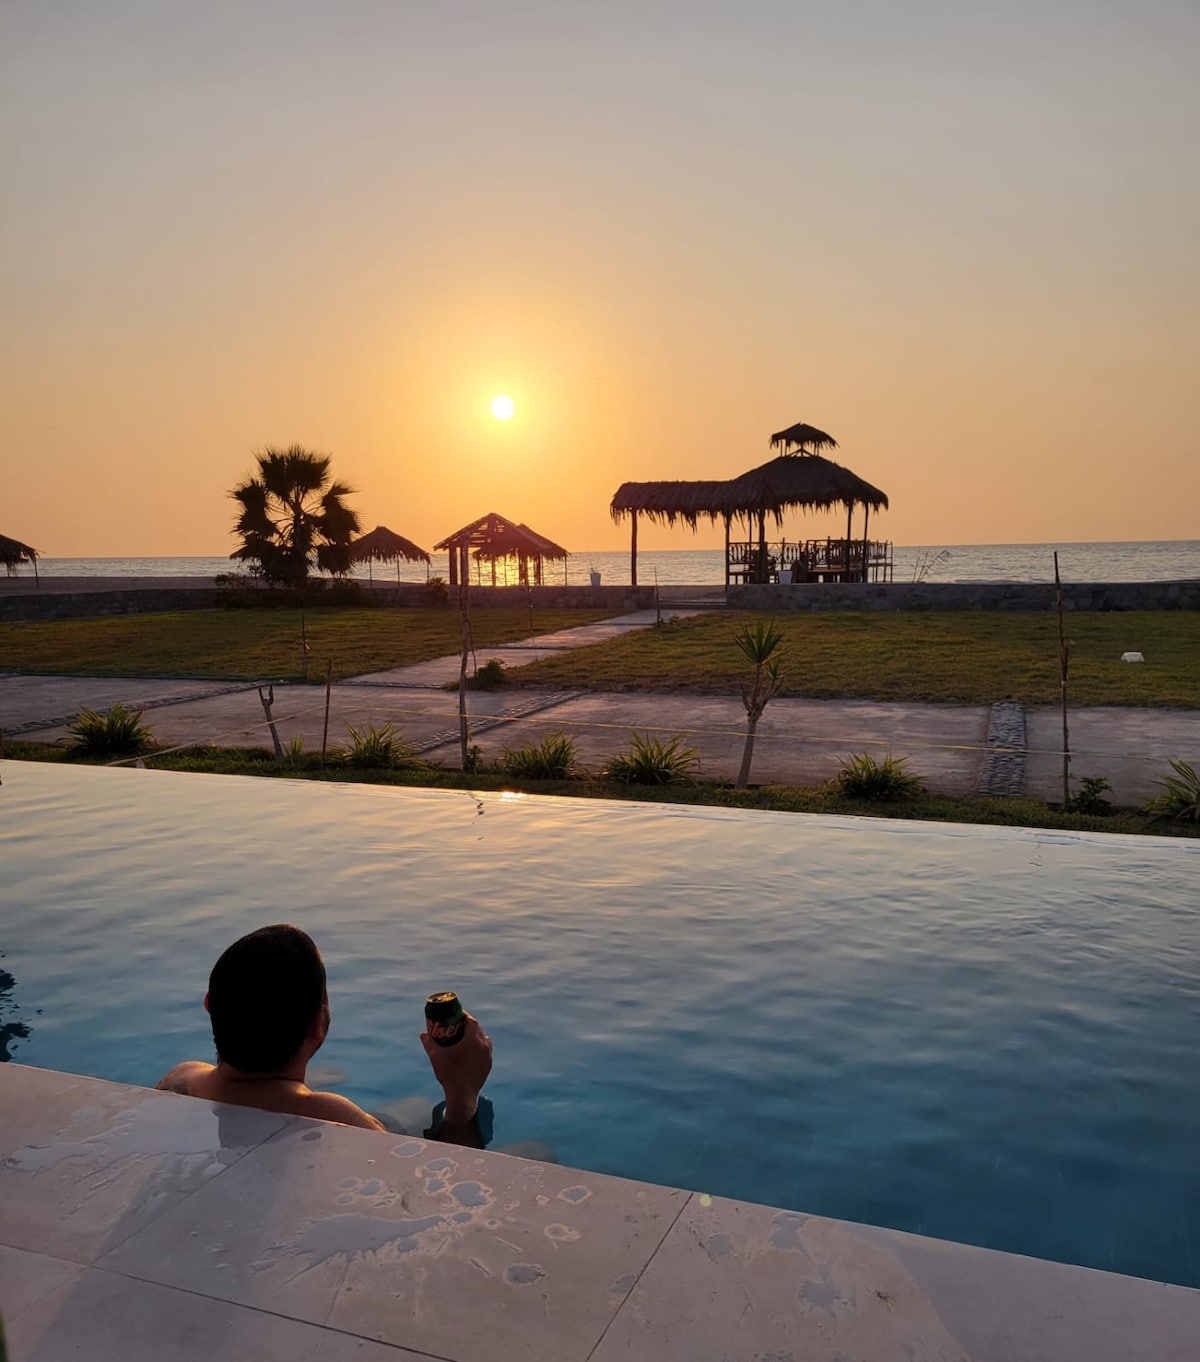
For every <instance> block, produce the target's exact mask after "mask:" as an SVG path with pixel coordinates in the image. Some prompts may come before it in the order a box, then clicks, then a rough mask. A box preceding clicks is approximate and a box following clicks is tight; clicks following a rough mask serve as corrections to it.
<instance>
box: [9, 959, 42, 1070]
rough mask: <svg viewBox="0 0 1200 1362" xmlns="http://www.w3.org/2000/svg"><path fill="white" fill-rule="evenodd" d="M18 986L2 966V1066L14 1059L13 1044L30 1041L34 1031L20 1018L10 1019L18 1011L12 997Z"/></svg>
mask: <svg viewBox="0 0 1200 1362" xmlns="http://www.w3.org/2000/svg"><path fill="white" fill-rule="evenodd" d="M3 959H4V957H3V955H0V960H3ZM16 984H17V981H16V980H15V979H14V978H13V977H12V975H11V974H9V972H8V971H7V970H6V969H4V968H3V967H2V966H0V1064H7V1063H8V1062H9V1061H10V1060H11V1059H12V1057H13V1056H12V1052H11V1051H10V1049H9V1046H10V1045H11V1044H12V1042H13V1041H15V1040H28V1039H29V1037H30V1035H31V1034H32V1030H33V1028H32V1027H31V1026H29V1024H28V1023H27V1022H23V1021H21V1020H20V1019H19V1018H16V1017H13V1019H12V1020H10V1019H9V1016H10V1014H11V1013H15V1012H16V1010H17V1003H16V1002H15V1001H14V999H13V996H12V993H13V989H14V988H15V987H16ZM38 1010H39V1011H40V1010H41V1009H40V1008H39V1009H38Z"/></svg>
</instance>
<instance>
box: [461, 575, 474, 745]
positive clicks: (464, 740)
mask: <svg viewBox="0 0 1200 1362" xmlns="http://www.w3.org/2000/svg"><path fill="white" fill-rule="evenodd" d="M458 609H459V615H460V619H461V627H462V636H461V645H462V651H461V652H460V654H459V659H458V745H459V751H460V754H461V756H462V769H463V770H464V771H465V770H467V768H468V766H469V764H470V752H469V749H470V745H471V725H470V723H469V721H468V719H467V656H468V654H469V653H470V651H471V579H470V576H469V575H468V574H467V573H466V572H464V573H463V574H462V584H461V585H460V586H459V588H458Z"/></svg>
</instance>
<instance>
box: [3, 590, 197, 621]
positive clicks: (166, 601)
mask: <svg viewBox="0 0 1200 1362" xmlns="http://www.w3.org/2000/svg"><path fill="white" fill-rule="evenodd" d="M216 603H217V593H216V591H215V589H214V588H213V587H211V586H209V587H198V586H182V587H168V588H164V589H161V590H159V589H157V588H154V587H147V588H145V589H141V588H138V589H134V590H127V591H124V590H123V591H39V592H36V593H35V592H32V591H31V592H29V593H28V595H20V596H0V620H3V621H14V620H67V619H87V618H90V617H91V616H93V615H156V614H161V613H162V612H164V611H168V610H211V609H212V608H213V606H215V605H216Z"/></svg>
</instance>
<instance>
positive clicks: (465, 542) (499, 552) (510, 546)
mask: <svg viewBox="0 0 1200 1362" xmlns="http://www.w3.org/2000/svg"><path fill="white" fill-rule="evenodd" d="M434 548H435V549H439V550H440V549H445V550H446V551H447V552H448V553H449V555H450V584H451V586H454V585H457V584H458V583H459V582H460V581H461V582H465V581H466V580H467V576H468V573H467V569H468V555H470V556H472V557H474V559H475V561H476V562H477V563H478V562H490V563H491V564H492V584H493V585H495V580H496V566H495V565H496V563H497V562H499V561H500V560H501V559H503V558H515V559H516V561H517V575H518V579H519V581H520V582H521V583H522V584H528V583H529V580H530V572H529V569H530V566H531V565H532V567H533V581H534V584H535V585H537V586H540V585H541V584H542V564H543V563H544V562H546V561H552V560H561V559H565V558H569V557H570V556H571V555H570V552H569V551H568V550H567V549H564V548H563V547H562V545H561V544H556V543H555V542H554V541H553V540H552V539H547V538H546V536H545V535H542V534H538V532H537V531H536V530H531V529H530V528H529V526H528V525H524V524H518V523H517V522H515V521H512V520H509V519H507V517H505V516H502V515H498V514H497V513H496V512H495V511H489V512H488V514H487V515H484V516H480V517H479V519H478V520H473V521H472V522H471V523H470V524H469V525H464V526H463V528H462V529H461V530H456V531H455V532H454V533H453V534H451V535H447V536H446V538H445V539H443V540H441V541H440V543H437V544H435V545H434Z"/></svg>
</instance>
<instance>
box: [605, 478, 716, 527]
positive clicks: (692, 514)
mask: <svg viewBox="0 0 1200 1362" xmlns="http://www.w3.org/2000/svg"><path fill="white" fill-rule="evenodd" d="M728 493H729V479H727V478H726V479H723V480H721V481H707V482H702V481H691V482H623V483H622V484H621V485H620V487H618V488H617V493H616V495H615V496H614V497H613V499H612V503H611V505H610V506H609V508H608V509H609V512H610V513H611V515H612V518H613V519H614V520H617V521H620V520H622V519H624V518H625V517H626V516H628V515H632V514H633V513H634V512H635V511H636V512H637V513H638V514H639V515H644V516H645V517H646V519H647V520H651V521H653V522H654V523H655V524H660V525H674V523H675V522H676V521H677V520H682V521H683V523H684V524H685V525H686V526H687V527H688V528H689V529H692V530H694V529H695V528H696V523H697V521H699V520H700V518H701V517H702V516H707V517H708V519H709V520H711V521H713V522H714V523H715V522H716V521H718V520H720V519H721V518H722V517H723V516H724V514H725V506H726V504H727V502H728V499H729V498H728Z"/></svg>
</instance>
